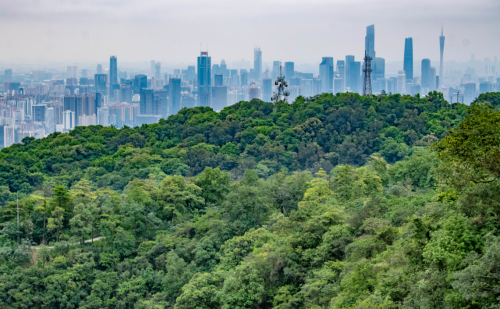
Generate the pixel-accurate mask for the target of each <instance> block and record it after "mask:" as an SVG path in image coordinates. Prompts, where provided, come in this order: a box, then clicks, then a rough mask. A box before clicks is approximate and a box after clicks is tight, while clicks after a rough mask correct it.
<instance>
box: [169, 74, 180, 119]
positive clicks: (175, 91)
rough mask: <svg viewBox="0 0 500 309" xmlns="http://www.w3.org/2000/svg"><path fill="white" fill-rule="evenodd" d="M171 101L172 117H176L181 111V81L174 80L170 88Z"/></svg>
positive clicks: (178, 79) (171, 81)
mask: <svg viewBox="0 0 500 309" xmlns="http://www.w3.org/2000/svg"><path fill="white" fill-rule="evenodd" d="M168 98H169V100H170V115H175V114H177V113H178V112H179V110H180V109H181V79H180V78H172V79H171V80H170V84H169V87H168Z"/></svg>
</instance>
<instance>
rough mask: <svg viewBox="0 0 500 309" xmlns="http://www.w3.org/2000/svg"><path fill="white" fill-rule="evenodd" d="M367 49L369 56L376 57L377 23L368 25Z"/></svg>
mask: <svg viewBox="0 0 500 309" xmlns="http://www.w3.org/2000/svg"><path fill="white" fill-rule="evenodd" d="M365 50H366V53H367V54H368V56H370V57H371V58H372V59H375V25H370V26H368V27H366V36H365Z"/></svg>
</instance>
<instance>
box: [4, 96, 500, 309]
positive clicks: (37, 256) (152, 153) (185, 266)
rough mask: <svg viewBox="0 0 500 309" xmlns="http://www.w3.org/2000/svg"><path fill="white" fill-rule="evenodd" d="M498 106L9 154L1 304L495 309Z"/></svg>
mask: <svg viewBox="0 0 500 309" xmlns="http://www.w3.org/2000/svg"><path fill="white" fill-rule="evenodd" d="M498 105H500V93H488V94H485V95H481V96H480V97H479V99H478V100H477V101H476V103H475V104H473V105H472V106H471V107H467V106H465V105H462V104H453V106H451V105H450V104H449V103H448V102H446V101H445V100H444V98H443V97H442V95H441V94H440V93H436V92H434V93H432V94H430V95H429V96H428V97H427V98H419V97H411V96H400V95H383V96H373V97H370V98H368V97H361V96H359V95H357V94H340V95H338V96H334V95H331V94H324V95H321V96H317V97H314V98H310V99H307V100H306V99H303V98H299V99H297V101H296V102H294V103H293V104H285V103H278V104H277V105H275V106H274V105H272V104H270V103H264V102H261V101H259V100H253V101H251V102H240V103H237V104H235V105H233V106H230V107H227V108H225V109H224V110H223V111H221V112H220V113H215V112H213V111H212V110H211V109H210V108H202V107H198V108H194V109H184V110H182V111H181V112H180V113H179V114H177V115H175V116H171V117H169V118H168V119H167V120H161V121H160V123H158V124H154V125H143V126H142V127H138V128H123V129H120V130H118V129H115V128H104V127H101V126H90V127H78V128H76V129H75V130H74V131H71V132H70V134H60V133H54V134H51V135H50V136H48V137H47V138H44V139H41V140H34V139H31V138H26V139H24V140H23V144H18V145H13V146H11V147H9V148H7V149H3V150H2V151H1V152H0V205H1V206H2V209H1V213H0V214H1V220H0V224H1V227H0V229H1V230H0V307H2V308H144V309H146V308H178V309H180V308H224V309H226V308H280V309H284V308H496V307H495V306H497V304H498V302H499V301H500V298H498V297H500V288H499V287H500V239H499V238H498V236H499V235H498V229H499V228H500V222H499V221H498V217H499V216H500V207H499V206H498V205H500V195H499V193H498V192H499V191H498V187H499V186H500V184H499V180H498V177H500V171H499V169H498V166H499V163H500V150H499V149H500V113H499V112H498V111H497V106H498ZM18 198H19V200H17V199H18ZM17 205H19V219H20V226H19V229H18V227H17V223H16V222H17ZM18 239H19V240H20V245H18ZM92 239H94V241H92ZM86 240H90V241H86ZM44 244H45V245H44ZM497 298H498V299H497Z"/></svg>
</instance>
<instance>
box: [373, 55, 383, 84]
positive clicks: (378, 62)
mask: <svg viewBox="0 0 500 309" xmlns="http://www.w3.org/2000/svg"><path fill="white" fill-rule="evenodd" d="M372 63H373V74H372V80H377V79H382V78H385V59H384V58H380V57H377V58H374V59H373V60H372Z"/></svg>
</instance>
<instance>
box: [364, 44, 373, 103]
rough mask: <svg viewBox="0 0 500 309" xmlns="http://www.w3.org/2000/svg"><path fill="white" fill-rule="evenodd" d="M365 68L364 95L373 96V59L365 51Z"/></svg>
mask: <svg viewBox="0 0 500 309" xmlns="http://www.w3.org/2000/svg"><path fill="white" fill-rule="evenodd" d="M363 60H364V61H365V68H364V69H363V72H364V73H365V79H364V83H363V95H364V96H365V95H371V94H372V75H371V74H372V64H371V63H372V58H371V57H370V56H369V55H368V51H365V59H363Z"/></svg>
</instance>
